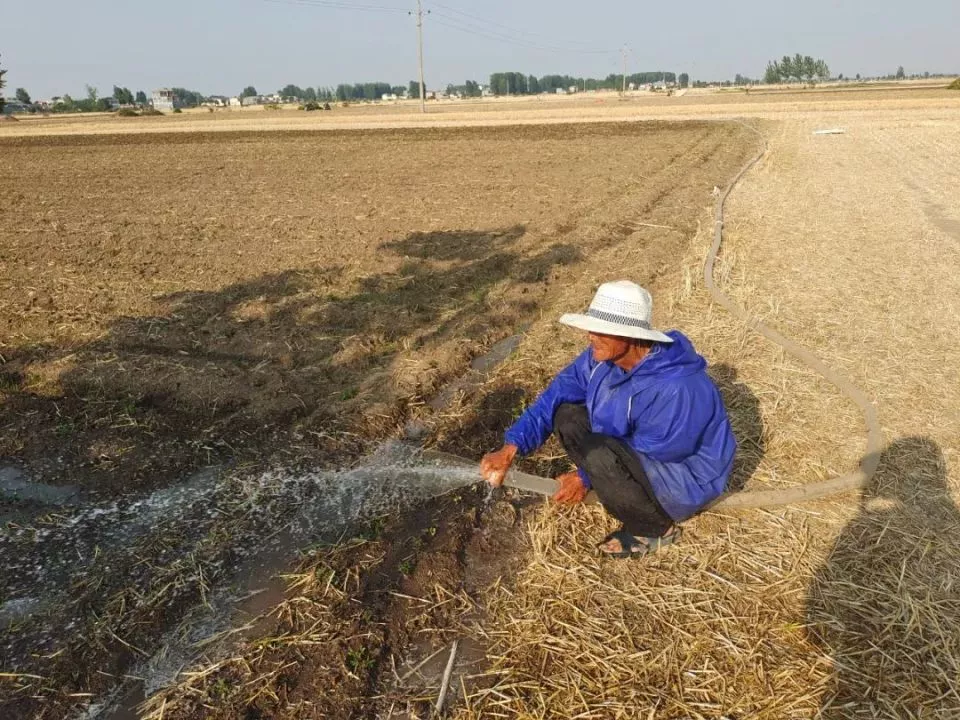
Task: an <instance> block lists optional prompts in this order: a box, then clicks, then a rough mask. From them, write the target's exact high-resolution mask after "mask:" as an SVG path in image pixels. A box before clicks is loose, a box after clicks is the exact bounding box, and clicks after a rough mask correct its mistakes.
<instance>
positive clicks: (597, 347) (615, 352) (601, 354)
mask: <svg viewBox="0 0 960 720" xmlns="http://www.w3.org/2000/svg"><path fill="white" fill-rule="evenodd" d="M587 337H589V338H590V349H591V350H593V359H594V360H596V361H597V362H607V361H610V362H614V361H616V360H619V359H620V358H622V357H623V356H624V355H626V354H627V351H629V350H630V348H631V347H632V346H633V345H635V344H636V341H635V340H631V339H629V338H624V337H618V336H616V335H603V334H601V333H587Z"/></svg>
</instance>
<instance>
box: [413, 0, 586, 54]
mask: <svg viewBox="0 0 960 720" xmlns="http://www.w3.org/2000/svg"><path fill="white" fill-rule="evenodd" d="M432 5H433V6H435V7H438V8H442V9H443V10H447V11H449V12H452V13H456V14H457V15H462V16H463V17H465V18H469V19H470V20H473V21H476V22H479V23H481V24H483V25H492V26H494V27H498V28H502V29H504V30H507V31H509V32H510V33H512V34H514V35H527V36H529V37H538V38H543V39H546V40H558V39H559V38H554V37H553V36H550V35H543V34H542V33H536V32H532V31H530V30H518V29H517V28H514V27H511V26H509V25H504V24H503V23H498V22H497V21H495V20H488V19H487V18H482V17H480V16H479V15H471V14H470V13H468V12H464V11H463V10H458V9H457V8H454V7H450V6H449V5H444V4H442V3H438V2H433V3H432ZM459 22H464V21H462V20H460V21H459ZM563 43H564V44H573V45H589V44H590V43H587V42H585V41H583V40H567V39H563Z"/></svg>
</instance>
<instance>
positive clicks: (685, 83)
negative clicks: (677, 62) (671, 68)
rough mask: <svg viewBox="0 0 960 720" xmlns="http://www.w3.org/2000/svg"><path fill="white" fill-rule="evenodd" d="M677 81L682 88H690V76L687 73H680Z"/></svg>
mask: <svg viewBox="0 0 960 720" xmlns="http://www.w3.org/2000/svg"><path fill="white" fill-rule="evenodd" d="M677 80H678V82H679V83H680V87H682V88H685V87H689V86H690V76H689V75H688V74H687V73H680V75H679V76H678V78H677Z"/></svg>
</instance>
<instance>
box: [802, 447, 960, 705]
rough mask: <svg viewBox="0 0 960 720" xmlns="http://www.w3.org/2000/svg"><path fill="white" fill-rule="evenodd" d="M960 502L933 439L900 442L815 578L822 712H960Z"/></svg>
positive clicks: (813, 630) (813, 622)
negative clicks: (826, 673)
mask: <svg viewBox="0 0 960 720" xmlns="http://www.w3.org/2000/svg"><path fill="white" fill-rule="evenodd" d="M957 547H960V510H958V509H957V507H956V505H955V504H954V502H953V500H952V498H951V497H950V494H949V492H948V489H947V467H946V461H945V459H944V456H943V452H942V451H941V449H940V448H939V446H938V445H937V444H936V443H935V442H934V441H933V440H931V439H929V438H925V437H908V438H902V439H900V440H897V441H896V442H894V443H892V444H891V445H890V447H889V448H887V450H886V451H884V453H883V455H882V457H881V463H880V468H879V470H878V471H877V473H876V475H875V476H874V478H873V480H872V482H871V483H870V485H869V486H868V487H867V488H865V489H864V491H863V494H862V496H861V498H860V508H859V512H858V514H857V515H856V517H854V518H853V519H852V520H851V521H850V522H849V523H848V524H847V525H846V527H845V528H844V529H843V531H842V532H841V534H840V536H839V537H838V539H837V541H836V543H835V545H834V547H833V548H832V551H831V553H830V555H829V559H828V560H827V562H826V564H825V565H824V566H823V567H822V568H820V570H819V571H818V572H817V573H816V576H815V578H814V580H813V582H812V584H811V586H810V594H809V602H808V607H807V623H808V627H809V631H810V635H811V639H812V640H813V642H814V643H815V644H816V645H817V646H819V648H820V649H821V650H822V652H823V654H824V656H825V660H826V661H827V662H829V663H830V664H831V665H832V675H831V677H830V681H829V684H828V688H827V691H826V693H825V694H824V696H823V698H822V699H821V703H822V708H821V712H820V714H819V715H818V716H817V717H822V718H830V719H832V718H862V717H912V718H921V717H924V718H926V717H931V718H933V717H937V718H946V717H958V716H960V696H958V695H957V678H958V677H960V593H958V592H957V588H956V582H957V581H956V566H957V555H956V548H957Z"/></svg>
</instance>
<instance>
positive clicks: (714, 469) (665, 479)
mask: <svg viewBox="0 0 960 720" xmlns="http://www.w3.org/2000/svg"><path fill="white" fill-rule="evenodd" d="M667 334H668V335H669V336H670V337H671V338H673V342H672V343H657V344H655V345H654V346H653V350H652V351H651V352H650V354H649V355H647V356H646V357H645V358H644V359H643V361H642V362H641V363H640V364H639V365H637V366H636V367H635V368H633V370H631V371H630V372H627V371H625V370H623V369H621V368H619V367H617V366H616V365H614V364H613V363H610V362H601V363H598V362H596V361H595V360H594V359H593V353H592V351H591V350H590V349H587V350H585V351H584V352H583V353H581V354H580V356H579V357H577V359H576V360H574V361H573V362H572V363H571V364H570V365H569V366H568V367H566V368H565V369H564V370H562V371H561V372H560V373H559V374H558V375H557V376H556V377H555V378H554V379H553V381H552V382H551V383H550V385H549V386H548V387H547V389H546V390H545V391H544V392H543V394H541V395H540V397H538V398H537V399H536V401H535V402H534V403H533V404H532V405H531V406H530V407H529V408H527V410H526V412H524V413H523V415H521V416H520V418H519V419H518V420H517V421H516V422H515V423H514V424H513V425H512V426H511V427H510V429H508V430H507V433H506V441H507V442H508V443H512V444H514V445H516V446H517V448H518V449H519V451H520V453H521V454H523V455H527V454H529V453H531V452H533V451H534V450H536V449H537V448H539V447H540V446H541V445H542V444H543V443H544V442H545V441H546V439H547V438H548V437H549V436H550V433H551V432H553V416H554V413H556V411H557V408H559V407H560V405H562V404H563V403H576V404H582V405H586V407H587V413H588V415H589V417H590V425H591V427H592V428H593V432H595V433H601V434H603V435H611V436H613V437H616V438H622V439H623V440H625V441H626V442H627V443H628V444H629V445H630V447H632V448H633V449H634V450H635V451H636V453H637V455H638V456H639V458H640V463H641V464H642V465H643V469H644V470H645V471H646V473H647V477H648V478H649V479H650V484H651V485H652V486H653V490H654V493H655V494H656V496H657V500H659V501H660V504H661V505H662V506H663V509H664V510H666V511H667V513H669V514H670V516H671V517H672V518H673V519H674V520H678V521H679V520H685V519H686V518H688V517H690V516H691V515H694V514H695V513H696V512H697V511H699V510H700V509H702V508H703V507H704V506H705V505H707V504H708V503H709V502H710V501H712V500H713V499H715V498H716V497H718V496H719V495H720V494H721V493H722V492H723V491H724V489H725V488H726V485H727V478H728V477H729V476H730V469H731V467H732V466H733V455H734V452H735V451H736V448H737V444H736V441H735V440H734V438H733V432H732V430H731V429H730V420H729V418H728V417H727V411H726V409H725V408H724V406H723V400H722V398H721V397H720V392H719V390H717V387H716V385H714V384H713V380H711V379H710V377H709V376H708V375H707V373H706V366H707V363H706V361H705V360H704V359H703V358H702V357H700V355H698V354H697V352H696V351H695V350H694V349H693V345H691V344H690V341H689V340H688V339H687V338H686V336H685V335H683V334H682V333H680V332H677V331H675V330H673V331H670V332H669V333H667ZM580 477H581V478H582V479H583V480H584V484H585V485H586V486H587V487H590V481H589V478H587V477H586V475H585V474H584V473H583V471H582V470H581V473H580Z"/></svg>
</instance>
